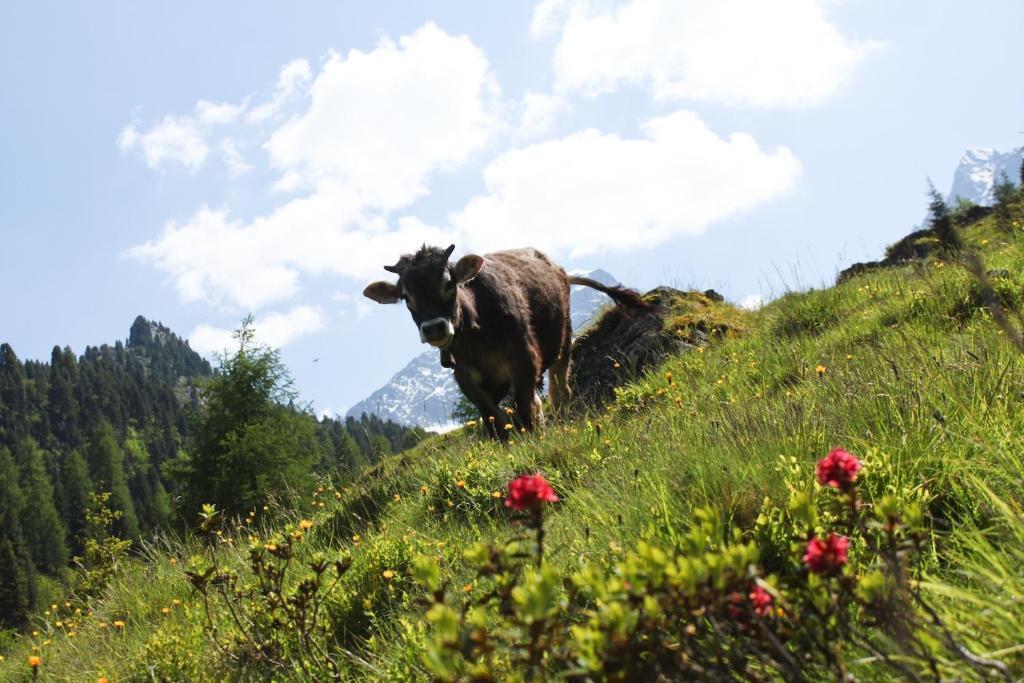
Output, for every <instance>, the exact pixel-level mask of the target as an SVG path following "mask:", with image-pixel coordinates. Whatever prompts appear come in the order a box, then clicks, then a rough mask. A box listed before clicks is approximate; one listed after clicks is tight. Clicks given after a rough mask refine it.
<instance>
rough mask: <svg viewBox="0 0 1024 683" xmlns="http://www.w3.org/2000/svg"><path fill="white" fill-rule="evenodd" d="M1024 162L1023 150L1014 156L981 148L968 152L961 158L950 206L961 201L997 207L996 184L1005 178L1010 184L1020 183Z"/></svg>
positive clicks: (949, 200) (1013, 153) (1022, 148)
mask: <svg viewBox="0 0 1024 683" xmlns="http://www.w3.org/2000/svg"><path fill="white" fill-rule="evenodd" d="M1022 159H1024V147H1021V148H1020V149H1016V150H1013V151H1012V152H997V151H996V150H994V149H985V148H980V147H975V148H971V149H968V150H967V151H966V152H964V155H963V156H962V157H960V164H959V165H958V166H957V168H956V173H954V174H953V187H952V188H951V189H950V191H949V198H948V203H949V204H950V205H953V206H955V205H956V203H957V199H958V198H959V199H967V200H969V201H972V202H974V203H975V204H979V205H981V206H992V204H994V203H995V195H994V189H995V186H996V183H997V182H999V181H1000V180H1001V179H1002V177H1003V175H1004V174H1005V176H1006V177H1007V178H1008V179H1009V180H1010V182H1012V183H1014V184H1017V183H1020V165H1021V160H1022Z"/></svg>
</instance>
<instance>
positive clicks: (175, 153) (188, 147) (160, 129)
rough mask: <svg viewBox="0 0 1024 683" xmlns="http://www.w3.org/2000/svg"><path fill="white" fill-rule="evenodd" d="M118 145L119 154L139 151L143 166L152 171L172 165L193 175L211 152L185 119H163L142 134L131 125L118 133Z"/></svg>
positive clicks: (200, 133)
mask: <svg viewBox="0 0 1024 683" xmlns="http://www.w3.org/2000/svg"><path fill="white" fill-rule="evenodd" d="M117 144H118V146H119V147H120V148H121V151H122V152H127V151H129V150H132V149H135V148H139V149H140V150H141V152H142V156H143V158H145V160H146V165H147V166H149V167H150V168H153V169H156V168H160V167H161V166H163V165H165V164H166V163H168V162H175V163H179V164H181V165H182V166H184V167H185V168H187V169H189V170H190V171H196V170H198V169H199V167H200V166H202V165H203V162H204V161H205V160H206V156H207V154H209V152H210V148H209V146H207V144H206V142H204V141H203V136H202V132H201V131H200V130H199V128H198V127H197V126H196V122H195V121H194V120H193V119H192V118H190V117H187V116H185V117H176V116H165V117H164V118H163V120H162V121H161V122H160V123H158V124H156V125H155V126H153V127H152V128H150V129H149V130H148V131H146V132H145V133H140V132H139V131H138V129H137V124H135V123H131V124H129V125H128V126H126V127H125V128H124V130H122V131H121V134H120V136H118V139H117Z"/></svg>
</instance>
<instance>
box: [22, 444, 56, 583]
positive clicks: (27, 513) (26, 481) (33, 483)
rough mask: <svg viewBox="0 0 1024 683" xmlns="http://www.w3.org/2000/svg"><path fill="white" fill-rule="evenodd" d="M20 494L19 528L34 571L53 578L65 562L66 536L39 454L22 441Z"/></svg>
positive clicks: (40, 453) (30, 445) (32, 446)
mask: <svg viewBox="0 0 1024 683" xmlns="http://www.w3.org/2000/svg"><path fill="white" fill-rule="evenodd" d="M16 460H17V462H18V463H19V466H20V470H21V476H20V481H19V483H20V485H21V493H22V498H23V500H22V509H21V528H22V532H23V534H24V537H25V542H26V545H27V546H28V551H29V555H30V556H31V557H32V562H33V563H34V564H35V566H36V568H37V569H39V570H40V571H42V572H46V573H47V574H51V575H53V574H56V573H57V572H58V571H60V570H61V569H62V568H63V567H65V566H66V565H67V562H68V549H67V546H66V545H65V540H66V536H67V532H66V530H65V529H64V525H63V524H62V523H61V521H60V515H58V514H57V508H56V507H55V506H54V504H53V485H52V484H51V483H50V479H49V477H48V476H47V474H46V465H45V463H44V462H43V451H42V450H41V449H40V448H39V446H38V445H37V444H36V442H35V441H33V440H32V439H30V438H28V437H26V438H25V439H24V440H23V441H22V442H21V443H20V444H19V445H18V453H17V457H16Z"/></svg>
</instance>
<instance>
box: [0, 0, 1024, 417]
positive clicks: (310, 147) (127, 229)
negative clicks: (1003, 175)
mask: <svg viewBox="0 0 1024 683" xmlns="http://www.w3.org/2000/svg"><path fill="white" fill-rule="evenodd" d="M1021 26H1024V3H1020V2H1018V1H1017V0H1004V1H999V2H997V1H995V0H978V1H976V2H970V3H967V2H957V1H953V0H933V1H930V2H926V1H923V0H922V1H910V0H907V1H905V2H892V1H891V0H848V1H845V2H836V1H835V0H773V1H772V2H764V1H763V0H718V1H716V2H714V3H708V2H701V1H699V0H622V1H621V2H606V1H604V0H542V1H541V2H536V3H530V2H500V3H499V2H486V3H482V2H474V1H472V0H465V1H459V2H456V1H446V2H430V3H427V2H418V3H409V2H389V1H381V0H378V1H376V2H372V3H366V2H313V1H310V2H303V3H271V2H254V1H246V2H227V1H225V2H217V3H210V2H175V3H79V2H48V1H46V0H41V1H39V2H32V3H3V5H2V7H0V291H2V293H3V295H2V296H0V341H7V342H8V343H10V344H11V345H12V346H13V347H14V349H15V351H16V353H17V354H18V355H19V357H21V358H23V359H24V358H38V359H46V358H48V357H49V353H50V349H51V348H52V347H53V346H54V345H55V344H59V345H61V346H65V345H67V346H70V347H71V348H72V349H74V350H75V351H77V352H79V353H80V352H82V351H83V350H84V348H85V346H86V345H99V344H101V343H113V342H114V341H115V340H117V339H124V338H125V337H127V334H128V328H129V326H130V325H131V322H132V320H133V319H134V318H135V316H136V315H139V314H141V315H144V316H145V317H147V318H149V319H152V320H158V321H161V322H163V323H164V324H165V325H167V326H169V327H170V328H171V329H172V330H174V331H175V332H177V333H178V334H180V335H182V336H185V337H188V338H189V340H190V343H191V345H192V347H193V348H195V349H197V350H198V351H200V352H202V353H204V354H206V355H207V356H211V354H213V353H215V352H216V351H218V350H221V349H224V348H226V347H228V346H230V344H231V337H230V331H231V329H233V328H234V327H237V325H238V324H239V321H240V320H241V319H242V318H243V317H244V316H245V315H246V314H249V313H251V314H253V315H254V316H255V320H256V329H257V335H258V337H259V339H260V340H262V341H263V342H264V343H267V344H270V345H272V346H275V347H279V348H281V349H282V357H283V359H284V361H285V363H286V364H287V365H288V367H289V368H290V370H291V372H292V374H293V376H294V378H295V381H296V387H297V388H298V389H299V391H300V393H301V395H302V397H303V398H304V399H306V400H307V401H309V402H310V403H311V404H312V406H313V408H314V409H315V410H316V411H317V412H333V413H343V412H344V410H345V409H346V407H348V406H350V405H352V404H354V403H355V402H357V401H358V400H360V399H362V398H364V397H365V396H366V395H367V394H369V393H370V392H371V391H372V390H374V389H376V388H377V387H378V386H380V385H382V384H383V383H385V382H386V381H387V380H388V379H389V378H390V377H391V375H392V374H393V373H395V372H396V371H397V370H399V369H400V368H401V367H402V366H403V365H404V364H405V363H406V362H407V361H408V360H409V359H410V358H412V357H413V356H414V355H415V354H417V353H419V352H420V351H421V350H422V349H423V347H421V345H420V343H419V338H418V334H417V332H416V329H415V327H414V325H413V323H412V322H411V320H410V319H409V316H408V313H407V312H406V311H405V310H404V307H402V306H381V305H378V304H375V303H373V302H371V301H369V300H367V299H365V298H364V297H362V296H361V291H362V289H363V287H364V286H365V285H366V284H367V283H368V282H370V281H373V280H377V279H385V278H386V277H387V276H388V275H389V274H388V273H386V272H385V271H384V270H383V268H382V266H384V265H385V264H391V263H394V262H395V261H396V260H397V258H398V256H399V255H401V254H402V253H407V252H410V251H413V250H415V249H416V248H417V247H418V246H419V245H420V244H422V243H424V242H427V243H431V244H437V245H440V246H446V245H448V244H451V243H454V244H455V245H456V252H455V257H456V258H457V257H458V256H460V255H462V254H465V253H470V252H475V253H486V252H488V251H494V250H499V249H505V248H514V247H521V246H534V247H537V248H540V249H542V250H544V251H546V252H547V253H549V254H550V255H551V256H552V257H554V258H555V259H556V260H557V261H558V262H560V263H561V264H563V265H564V266H565V267H566V268H570V269H589V268H597V267H600V268H604V269H605V270H608V271H609V272H611V273H613V274H614V275H615V276H616V277H617V278H618V279H619V280H621V281H622V282H624V283H626V284H628V285H631V286H634V287H637V288H640V289H648V288H651V287H654V286H657V285H659V284H669V285H673V286H678V287H696V288H700V289H704V288H707V287H714V288H715V289H717V290H719V291H720V292H722V293H723V294H724V295H725V296H726V297H728V298H729V299H730V300H732V301H734V302H737V303H747V304H750V303H752V302H756V301H758V300H762V299H770V298H772V297H774V296H778V295H780V294H781V293H783V292H785V291H788V290H792V289H803V288H807V287H812V286H823V285H828V284H830V283H831V282H832V281H833V280H834V277H835V275H836V273H837V271H838V270H839V269H841V268H842V267H845V266H846V265H849V264H850V263H852V262H854V261H860V260H867V259H873V258H877V257H878V256H879V255H880V254H881V252H882V250H883V249H884V247H885V245H887V244H889V243H891V242H893V241H895V240H896V239H898V238H899V237H901V236H903V235H904V234H906V233H907V232H909V231H910V230H911V229H912V228H913V227H914V226H915V225H917V224H918V223H920V222H921V220H922V217H923V215H924V210H925V205H926V199H925V196H924V192H925V189H926V178H931V179H932V180H933V181H934V182H935V184H936V186H937V187H939V188H940V189H942V190H943V191H945V190H946V189H947V188H948V187H949V186H950V183H951V182H952V175H953V172H954V170H955V168H956V165H957V162H958V160H959V158H960V156H961V155H962V154H963V152H964V150H965V149H967V148H969V147H992V148H996V149H1000V150H1004V151H1005V150H1009V149H1012V148H1015V147H1018V146H1020V145H1021V144H1024V137H1022V134H1021V131H1022V129H1024V116H1022V114H1024V89H1022V88H1021V87H1020V85H1021V82H1020V65H1021V64H1022V63H1024V41H1021V40H1020V39H1019V38H1020V35H1019V30H1020V27H1021Z"/></svg>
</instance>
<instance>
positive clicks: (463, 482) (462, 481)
mask: <svg viewBox="0 0 1024 683" xmlns="http://www.w3.org/2000/svg"><path fill="white" fill-rule="evenodd" d="M455 485H456V486H458V487H459V488H460V489H464V488H466V480H465V479H459V480H458V481H457V482H455Z"/></svg>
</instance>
